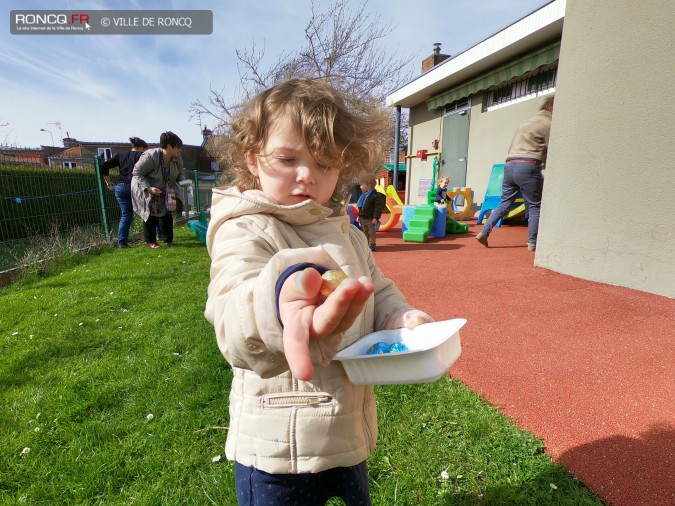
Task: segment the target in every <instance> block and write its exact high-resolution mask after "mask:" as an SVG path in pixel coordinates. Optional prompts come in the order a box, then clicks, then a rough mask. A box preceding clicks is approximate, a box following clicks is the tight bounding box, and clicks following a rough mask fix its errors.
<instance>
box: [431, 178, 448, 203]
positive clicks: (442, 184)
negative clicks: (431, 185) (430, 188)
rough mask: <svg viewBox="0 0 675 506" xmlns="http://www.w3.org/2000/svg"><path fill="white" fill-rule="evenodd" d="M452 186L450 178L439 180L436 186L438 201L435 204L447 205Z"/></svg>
mask: <svg viewBox="0 0 675 506" xmlns="http://www.w3.org/2000/svg"><path fill="white" fill-rule="evenodd" d="M449 184H450V178H447V177H442V178H440V179H439V180H438V184H437V185H436V186H437V188H436V199H435V200H434V202H435V203H436V204H445V201H446V200H447V198H448V185H449Z"/></svg>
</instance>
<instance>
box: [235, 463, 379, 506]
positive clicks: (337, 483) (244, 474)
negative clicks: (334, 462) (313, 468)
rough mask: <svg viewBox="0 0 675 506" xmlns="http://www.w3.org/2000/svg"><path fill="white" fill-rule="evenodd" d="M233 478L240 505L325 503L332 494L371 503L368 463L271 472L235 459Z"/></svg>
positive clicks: (352, 505)
mask: <svg viewBox="0 0 675 506" xmlns="http://www.w3.org/2000/svg"><path fill="white" fill-rule="evenodd" d="M234 477H235V488H236V491H237V501H238V502H239V506H263V505H264V506H288V505H294V504H296V505H298V506H323V505H324V504H326V502H327V501H328V499H330V498H331V497H340V498H342V500H343V501H344V502H345V505H346V506H370V505H371V502H370V493H369V491H368V468H367V467H366V463H365V462H361V463H360V464H358V465H356V466H352V467H336V468H333V469H327V470H326V471H322V472H320V473H311V474H310V473H306V474H269V473H266V472H264V471H260V470H258V469H256V468H254V467H247V466H243V465H241V464H240V463H239V462H235V467H234Z"/></svg>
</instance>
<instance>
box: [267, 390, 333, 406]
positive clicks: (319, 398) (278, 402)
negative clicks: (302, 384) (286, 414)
mask: <svg viewBox="0 0 675 506" xmlns="http://www.w3.org/2000/svg"><path fill="white" fill-rule="evenodd" d="M334 402H335V401H334V399H333V396H332V395H330V394H328V393H326V392H286V393H279V394H265V395H263V396H262V398H261V403H262V407H263V409H275V408H298V407H319V406H329V405H331V404H333V403H334Z"/></svg>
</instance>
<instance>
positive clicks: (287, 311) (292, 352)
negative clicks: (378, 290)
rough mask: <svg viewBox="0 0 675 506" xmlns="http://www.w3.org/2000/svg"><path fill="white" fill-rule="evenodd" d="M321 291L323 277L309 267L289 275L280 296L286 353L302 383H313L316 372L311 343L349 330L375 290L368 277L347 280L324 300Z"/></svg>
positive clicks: (290, 366)
mask: <svg viewBox="0 0 675 506" xmlns="http://www.w3.org/2000/svg"><path fill="white" fill-rule="evenodd" d="M320 288H321V275H320V274H319V272H318V271H317V270H316V269H313V268H307V269H305V270H303V271H299V272H296V273H294V274H292V275H291V276H289V278H288V279H287V280H286V281H285V282H284V284H283V286H282V288H281V292H280V293H279V315H280V317H281V322H282V324H283V326H284V329H283V342H284V354H285V356H286V360H287V362H288V365H289V368H290V370H291V372H292V373H293V375H294V376H295V377H296V378H298V379H300V380H303V381H308V380H310V379H311V378H312V375H313V371H314V367H313V365H312V360H311V357H310V350H309V342H310V340H312V339H321V338H322V337H327V336H330V335H334V334H339V333H341V332H344V331H345V330H347V329H348V328H349V327H350V326H351V325H352V324H353V323H354V321H355V320H356V318H357V317H358V315H359V314H360V313H361V312H362V311H363V308H364V307H365V304H366V302H367V300H368V298H369V297H370V296H371V295H372V294H373V292H374V290H375V288H374V286H373V282H372V281H371V280H370V278H368V277H365V276H363V277H360V278H359V279H346V280H344V281H343V282H342V283H340V285H339V286H338V287H337V289H336V290H335V291H334V292H333V293H331V294H330V295H329V296H328V297H327V298H326V299H325V301H324V300H323V299H324V298H323V296H322V295H321V294H320V293H319V290H320Z"/></svg>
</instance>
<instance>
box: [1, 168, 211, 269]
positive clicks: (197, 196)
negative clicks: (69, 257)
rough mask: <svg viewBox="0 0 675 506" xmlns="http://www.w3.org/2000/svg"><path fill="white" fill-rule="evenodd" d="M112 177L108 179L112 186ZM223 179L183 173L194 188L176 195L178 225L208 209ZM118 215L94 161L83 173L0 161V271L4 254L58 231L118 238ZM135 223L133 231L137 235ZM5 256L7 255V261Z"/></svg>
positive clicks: (5, 266)
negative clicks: (87, 231)
mask: <svg viewBox="0 0 675 506" xmlns="http://www.w3.org/2000/svg"><path fill="white" fill-rule="evenodd" d="M115 175H116V174H115V173H114V172H113V173H112V174H111V179H113V181H114V180H115ZM222 176H223V175H222V174H221V173H200V172H197V171H196V170H187V171H185V177H186V178H188V179H191V180H192V181H193V186H192V187H189V186H188V187H185V188H183V189H182V195H179V198H181V200H182V202H183V210H182V212H181V213H180V215H179V216H176V219H189V218H192V217H193V216H196V217H198V215H199V212H200V211H206V210H208V209H209V208H210V206H211V189H212V188H213V187H215V186H219V185H221V184H223V183H224V180H223V179H222ZM119 220H120V209H119V205H118V203H117V200H116V199H115V195H114V192H113V191H110V190H108V189H107V188H106V186H105V184H104V182H103V180H102V178H101V176H100V172H99V171H98V158H94V159H93V160H92V162H91V163H90V164H89V165H86V164H84V165H83V166H82V168H77V169H67V168H53V167H48V166H46V165H40V164H27V163H20V164H15V163H3V162H1V161H0V271H2V270H6V269H9V268H12V267H13V265H9V264H11V263H12V262H11V259H9V260H8V259H7V258H4V259H3V255H2V250H3V249H5V250H7V249H8V248H13V249H16V247H24V246H26V245H28V244H30V243H31V242H32V241H36V240H38V239H39V238H41V237H47V236H49V235H50V234H53V233H54V230H58V231H59V233H64V234H67V233H68V232H69V231H74V230H81V229H84V228H86V229H94V230H96V231H97V232H96V234H95V235H99V237H100V238H102V239H111V238H114V237H116V236H117V227H118V225H119ZM141 229H142V223H141V221H140V218H138V217H137V216H135V217H134V224H133V225H132V231H140V230H141ZM5 256H7V255H5Z"/></svg>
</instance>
